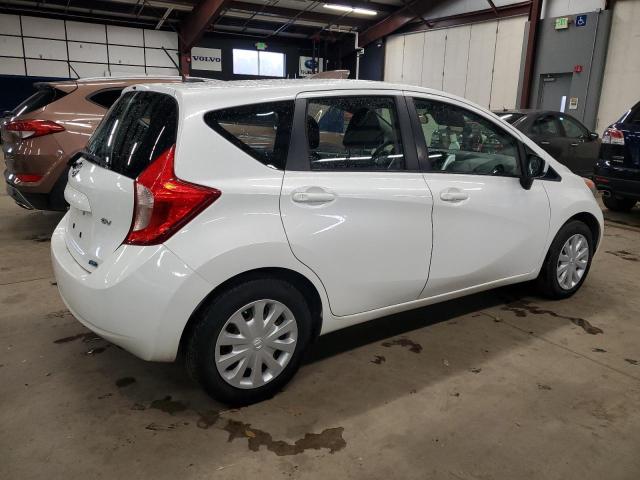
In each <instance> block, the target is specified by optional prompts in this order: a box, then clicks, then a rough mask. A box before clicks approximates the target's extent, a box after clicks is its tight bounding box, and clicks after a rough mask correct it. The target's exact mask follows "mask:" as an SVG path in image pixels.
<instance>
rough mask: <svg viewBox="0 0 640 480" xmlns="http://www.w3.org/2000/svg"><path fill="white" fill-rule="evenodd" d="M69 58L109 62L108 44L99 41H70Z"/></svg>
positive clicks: (81, 60) (80, 60)
mask: <svg viewBox="0 0 640 480" xmlns="http://www.w3.org/2000/svg"><path fill="white" fill-rule="evenodd" d="M68 45H69V60H77V61H79V62H93V63H107V46H106V45H101V44H99V43H82V42H68Z"/></svg>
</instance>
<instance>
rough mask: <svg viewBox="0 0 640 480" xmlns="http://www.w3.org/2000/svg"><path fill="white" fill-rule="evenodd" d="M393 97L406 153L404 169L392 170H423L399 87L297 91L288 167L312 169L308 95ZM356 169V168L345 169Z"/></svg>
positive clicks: (323, 96)
mask: <svg viewBox="0 0 640 480" xmlns="http://www.w3.org/2000/svg"><path fill="white" fill-rule="evenodd" d="M366 96H371V97H392V98H393V99H394V104H395V107H396V112H397V115H398V126H399V127H400V137H401V139H402V147H403V154H404V158H405V167H406V168H405V169H404V170H393V171H390V173H404V172H421V171H422V170H421V168H420V164H419V161H418V155H417V153H416V141H415V135H414V134H413V130H412V127H411V116H410V113H409V108H408V106H407V102H406V98H405V96H404V95H403V92H402V91H400V90H378V89H376V90H373V89H372V90H366V89H353V90H313V91H307V92H300V93H299V94H298V95H296V99H295V107H294V113H293V126H292V129H291V140H290V144H289V151H288V153H287V163H286V166H285V171H298V172H305V171H311V166H310V163H309V141H308V139H307V104H308V100H309V99H314V98H329V97H366ZM322 171H323V172H335V173H340V172H345V170H340V169H338V170H322ZM346 171H350V172H352V171H354V170H346ZM357 171H359V172H378V173H379V172H380V171H381V170H376V169H371V170H369V169H362V170H357Z"/></svg>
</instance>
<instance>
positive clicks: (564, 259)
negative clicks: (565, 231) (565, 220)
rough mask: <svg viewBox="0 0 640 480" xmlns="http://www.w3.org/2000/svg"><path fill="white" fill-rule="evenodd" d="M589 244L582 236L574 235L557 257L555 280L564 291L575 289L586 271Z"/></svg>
mask: <svg viewBox="0 0 640 480" xmlns="http://www.w3.org/2000/svg"><path fill="white" fill-rule="evenodd" d="M588 263H589V243H588V242H587V239H586V238H585V237H584V235H581V234H579V233H576V234H575V235H573V236H571V237H569V239H568V240H567V241H566V242H565V244H564V246H563V247H562V250H560V256H559V257H558V265H557V270H556V272H557V278H558V283H559V284H560V286H561V287H562V288H563V289H565V290H571V289H572V288H573V287H575V286H576V285H577V284H578V283H579V282H580V280H581V279H582V277H583V276H584V272H585V271H586V270H587V265H588Z"/></svg>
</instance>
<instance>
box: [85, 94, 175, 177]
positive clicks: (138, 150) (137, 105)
mask: <svg viewBox="0 0 640 480" xmlns="http://www.w3.org/2000/svg"><path fill="white" fill-rule="evenodd" d="M177 131H178V104H177V103H176V101H175V99H174V98H173V97H171V96H169V95H165V94H162V93H156V92H127V93H125V94H124V95H122V97H120V99H119V100H118V101H117V102H116V103H115V104H114V105H113V107H112V108H111V110H109V112H107V114H106V116H105V117H104V119H103V121H102V123H100V126H99V127H98V129H97V130H96V132H95V133H94V134H93V136H92V137H91V139H90V140H89V143H88V144H87V148H86V152H87V153H88V154H89V157H90V159H91V161H93V162H96V163H97V164H98V165H100V166H101V167H104V168H107V169H109V170H112V171H114V172H117V173H119V174H121V175H125V176H127V177H129V178H136V177H137V176H138V175H140V173H141V172H142V171H143V170H144V169H145V168H146V167H147V165H149V164H150V163H151V162H152V161H153V160H155V159H156V158H157V157H158V156H159V155H160V154H161V153H162V152H164V151H165V150H166V149H168V148H169V147H171V146H172V145H174V144H175V143H176V137H177Z"/></svg>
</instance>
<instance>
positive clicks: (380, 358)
mask: <svg viewBox="0 0 640 480" xmlns="http://www.w3.org/2000/svg"><path fill="white" fill-rule="evenodd" d="M386 361H387V359H386V358H385V357H383V356H382V355H375V357H374V358H373V360H371V363H375V364H376V365H381V364H383V363H384V362H386Z"/></svg>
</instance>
